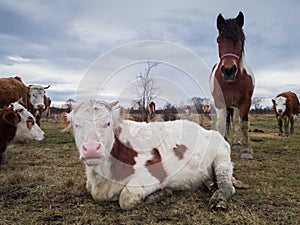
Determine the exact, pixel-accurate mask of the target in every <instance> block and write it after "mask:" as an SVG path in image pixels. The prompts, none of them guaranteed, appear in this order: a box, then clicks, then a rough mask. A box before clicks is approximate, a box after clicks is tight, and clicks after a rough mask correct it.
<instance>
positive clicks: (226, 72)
mask: <svg viewBox="0 0 300 225" xmlns="http://www.w3.org/2000/svg"><path fill="white" fill-rule="evenodd" d="M221 72H222V74H223V75H224V77H227V78H231V79H232V78H233V76H234V75H235V74H236V72H237V66H236V65H233V66H232V67H230V68H226V67H225V66H221Z"/></svg>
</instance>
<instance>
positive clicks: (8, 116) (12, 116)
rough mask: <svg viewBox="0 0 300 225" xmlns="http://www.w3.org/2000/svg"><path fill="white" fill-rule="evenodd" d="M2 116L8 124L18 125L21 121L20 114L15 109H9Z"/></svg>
mask: <svg viewBox="0 0 300 225" xmlns="http://www.w3.org/2000/svg"><path fill="white" fill-rule="evenodd" d="M2 118H3V120H4V121H5V122H6V123H7V124H9V125H11V126H16V125H17V124H18V123H19V122H20V118H19V116H18V114H17V113H15V112H13V111H8V112H6V113H4V115H3V116H2Z"/></svg>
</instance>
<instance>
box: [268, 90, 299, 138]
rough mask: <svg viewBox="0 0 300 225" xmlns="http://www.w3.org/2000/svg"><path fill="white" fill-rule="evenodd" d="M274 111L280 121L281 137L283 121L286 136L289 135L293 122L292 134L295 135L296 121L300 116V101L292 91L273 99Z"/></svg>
mask: <svg viewBox="0 0 300 225" xmlns="http://www.w3.org/2000/svg"><path fill="white" fill-rule="evenodd" d="M272 102H273V110H274V113H275V116H276V118H277V121H278V126H279V136H281V135H282V121H283V122H284V129H285V132H284V135H285V136H288V135H289V122H291V126H290V133H291V134H293V133H294V120H295V117H296V116H297V115H298V114H299V99H298V97H297V95H296V94H295V93H293V92H291V91H288V92H283V93H281V94H279V95H277V96H276V98H275V99H272Z"/></svg>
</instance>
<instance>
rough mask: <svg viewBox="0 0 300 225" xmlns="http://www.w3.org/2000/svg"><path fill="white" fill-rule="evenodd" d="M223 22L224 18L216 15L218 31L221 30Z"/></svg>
mask: <svg viewBox="0 0 300 225" xmlns="http://www.w3.org/2000/svg"><path fill="white" fill-rule="evenodd" d="M224 22H225V19H224V17H223V16H222V14H221V13H220V14H219V15H218V17H217V28H218V30H221V28H222V25H223V24H224Z"/></svg>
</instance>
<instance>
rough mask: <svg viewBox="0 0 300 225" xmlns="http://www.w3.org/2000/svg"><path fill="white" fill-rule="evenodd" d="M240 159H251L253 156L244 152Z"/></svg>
mask: <svg viewBox="0 0 300 225" xmlns="http://www.w3.org/2000/svg"><path fill="white" fill-rule="evenodd" d="M240 157H241V158H242V159H253V155H252V154H251V153H249V152H244V153H242V154H241V156H240Z"/></svg>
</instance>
